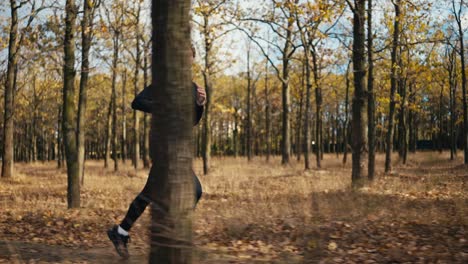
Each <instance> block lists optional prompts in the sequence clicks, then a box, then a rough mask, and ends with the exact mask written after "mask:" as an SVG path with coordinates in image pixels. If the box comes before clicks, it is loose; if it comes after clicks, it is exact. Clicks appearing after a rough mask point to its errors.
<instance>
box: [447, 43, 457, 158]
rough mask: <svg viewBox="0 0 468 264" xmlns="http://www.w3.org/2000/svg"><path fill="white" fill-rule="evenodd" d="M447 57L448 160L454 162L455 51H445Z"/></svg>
mask: <svg viewBox="0 0 468 264" xmlns="http://www.w3.org/2000/svg"><path fill="white" fill-rule="evenodd" d="M447 57H448V62H449V63H448V68H447V71H448V76H449V79H448V81H449V89H450V91H449V92H450V160H454V159H455V156H456V154H457V129H456V125H455V123H456V121H457V110H456V109H457V106H456V105H457V78H456V72H457V61H456V57H455V49H453V50H451V51H449V50H447Z"/></svg>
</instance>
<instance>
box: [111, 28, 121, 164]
mask: <svg viewBox="0 0 468 264" xmlns="http://www.w3.org/2000/svg"><path fill="white" fill-rule="evenodd" d="M119 30H120V29H117V30H116V31H115V32H114V34H115V35H114V38H113V44H114V55H113V60H112V92H111V102H112V141H111V142H112V159H113V160H114V171H118V170H119V160H118V157H117V66H118V63H119V47H120V43H119V42H120V31H119Z"/></svg>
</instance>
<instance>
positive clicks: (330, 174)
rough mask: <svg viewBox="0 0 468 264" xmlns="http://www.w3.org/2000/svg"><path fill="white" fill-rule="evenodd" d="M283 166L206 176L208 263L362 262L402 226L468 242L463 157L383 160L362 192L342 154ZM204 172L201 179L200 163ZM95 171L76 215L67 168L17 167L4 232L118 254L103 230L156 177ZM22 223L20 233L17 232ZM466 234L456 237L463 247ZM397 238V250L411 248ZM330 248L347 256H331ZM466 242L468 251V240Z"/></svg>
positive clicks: (3, 197)
mask: <svg viewBox="0 0 468 264" xmlns="http://www.w3.org/2000/svg"><path fill="white" fill-rule="evenodd" d="M394 160H397V157H396V156H395V158H394ZM279 164H280V159H279V158H278V157H274V158H272V160H271V161H270V162H269V163H267V162H265V160H264V158H261V157H257V158H255V159H254V160H253V161H252V162H250V163H248V162H247V161H246V160H245V159H244V158H230V157H229V158H228V157H226V158H215V159H213V169H212V172H211V173H210V175H208V176H200V180H201V182H202V184H203V188H204V194H203V197H202V200H201V201H200V203H199V205H198V207H197V210H196V212H195V215H194V217H195V221H194V225H195V232H196V245H197V246H198V247H199V248H200V249H201V250H200V252H201V253H200V258H201V259H204V260H203V261H201V262H202V263H217V261H218V260H215V259H216V256H220V255H221V256H225V257H224V258H227V257H226V256H228V255H229V256H232V257H233V258H234V259H235V260H236V261H237V262H241V263H244V262H245V263H250V262H252V261H253V259H256V260H257V261H261V260H264V261H266V262H274V261H277V262H279V263H284V262H285V261H286V259H287V262H289V263H293V262H303V261H311V262H315V261H318V259H320V260H322V261H324V262H327V261H330V262H339V261H338V260H337V259H336V258H337V257H340V256H341V257H340V258H341V259H344V260H347V261H346V262H348V261H351V260H352V261H358V260H359V258H357V257H356V258H353V257H352V256H351V255H353V254H352V253H350V252H348V251H349V250H354V248H352V247H351V246H350V245H348V244H350V243H351V244H352V243H357V242H355V241H360V240H359V239H358V238H357V237H354V236H355V235H356V234H360V233H359V232H361V231H362V230H368V231H366V232H368V233H372V232H380V233H381V232H386V230H390V229H392V228H394V227H398V228H397V229H396V230H397V231H398V232H402V231H401V230H407V229H408V231H407V232H408V236H411V237H416V238H418V236H417V234H419V233H418V232H419V231H418V230H419V228H420V226H421V225H424V226H425V227H427V228H429V230H432V231H433V230H435V229H436V228H439V227H441V228H445V227H447V226H450V227H459V229H461V230H463V231H462V233H461V235H462V236H463V235H466V233H464V232H465V231H464V230H466V227H467V225H468V222H467V221H468V217H467V216H468V214H467V201H468V200H467V198H468V197H467V196H468V194H467V192H466V181H467V179H468V168H467V167H466V166H462V165H459V164H461V157H460V158H458V159H457V160H456V161H453V162H450V161H448V154H447V153H443V154H438V153H418V154H417V155H411V156H410V159H409V162H408V165H405V166H403V165H398V161H396V163H395V171H394V173H392V174H391V175H384V174H383V172H382V170H381V169H380V168H382V167H383V156H378V157H377V167H378V170H377V174H378V175H377V180H376V181H375V182H373V183H370V184H367V185H366V187H364V188H362V189H360V190H351V189H350V188H349V186H350V184H351V182H350V174H351V173H350V172H351V168H350V166H349V165H346V166H343V165H342V163H341V157H340V158H337V157H336V156H335V155H326V156H325V159H324V161H323V168H322V169H321V170H315V169H314V170H311V171H304V170H303V163H302V162H296V161H292V163H291V164H290V165H288V166H281V165H279ZM194 168H195V171H196V173H197V174H198V175H200V174H201V173H200V171H201V161H200V160H196V161H195V163H194ZM86 172H87V174H86V179H85V185H84V187H83V193H82V205H83V208H82V209H81V210H67V209H66V175H65V171H64V170H57V169H56V164H55V163H44V164H42V163H36V164H17V166H16V177H15V178H14V179H13V180H8V181H2V182H0V208H2V213H1V215H0V234H2V236H3V237H4V239H6V240H25V241H32V242H40V243H47V244H57V245H67V246H78V247H82V248H85V247H101V246H102V247H109V243H108V242H107V241H106V240H105V237H104V232H103V231H104V230H105V229H106V228H107V227H108V226H109V225H111V224H112V223H114V222H118V221H120V219H121V218H122V217H123V216H124V214H125V211H126V209H127V207H128V205H129V203H130V202H131V200H132V199H133V198H134V196H135V195H136V194H137V193H138V192H139V190H140V189H141V188H142V187H143V185H144V183H145V180H146V174H147V170H145V169H139V170H138V172H137V173H135V171H134V170H133V169H132V168H131V167H130V164H129V162H128V164H127V165H124V166H121V171H120V172H118V173H114V172H113V171H112V170H111V169H104V168H103V166H102V162H95V161H90V162H87V170H86ZM148 216H149V214H148V213H145V215H144V216H143V217H142V219H141V220H140V221H139V222H138V223H137V225H136V226H135V228H134V229H132V233H133V237H132V239H133V241H134V242H133V243H134V247H133V248H134V249H136V250H137V249H141V250H145V248H146V244H147V243H146V239H147V234H146V233H147V232H146V226H147V224H148V221H149V217H148ZM412 224H417V225H418V228H416V229H415V228H413V227H412ZM12 225H16V226H18V228H19V229H20V230H13V231H15V232H12V231H11V229H12V228H10V227H11V226H12ZM37 226H42V227H43V228H41V229H40V230H39V231H38V232H35V234H34V235H32V236H31V235H30V232H29V233H28V230H30V229H36V230H37ZM54 228H55V229H54ZM60 228H64V229H66V228H71V229H72V230H74V231H73V233H74V235H71V236H68V235H64V234H63V233H61V232H59V231H56V229H60ZM348 229H349V230H350V231H349V230H348ZM459 229H457V230H456V231H454V232H459ZM347 230H348V231H349V232H348V231H347ZM415 230H416V231H415ZM432 231H431V232H432ZM343 232H344V233H343ZM456 234H457V235H454V236H453V239H455V240H456V241H458V240H457V239H459V238H458V236H459V235H460V234H459V233H456ZM400 235H401V234H400ZM360 237H365V235H362V234H361V235H360ZM407 238H408V237H406V238H405V237H404V236H403V237H402V238H401V240H402V241H404V240H405V239H407ZM395 239H397V240H396V241H397V242H395V243H396V244H395V245H396V246H395V247H397V246H398V243H401V241H400V242H398V236H397V237H396V238H395ZM418 239H419V238H418ZM433 239H436V238H435V237H433ZM439 239H440V238H439ZM447 239H449V238H447ZM430 240H431V239H429V242H428V243H429V244H431V243H432V242H431V241H430ZM330 241H335V242H336V243H337V247H338V248H337V249H334V248H333V247H332V248H331V249H330V248H327V246H329V245H330V244H329V243H331V242H330ZM353 241H354V242H353ZM447 241H448V240H447ZM450 241H451V240H450ZM335 242H333V243H335ZM434 242H437V241H434ZM392 243H393V242H392ZM447 243H448V244H450V243H452V242H450V243H449V242H447ZM460 243H461V245H460V246H461V247H462V248H465V249H467V248H468V246H467V244H466V240H460V241H459V244H460ZM423 244H424V243H423ZM424 245H426V244H424ZM424 245H422V246H424ZM450 245H451V244H450ZM348 246H350V248H347V247H348ZM363 248H364V249H366V250H368V249H369V247H363ZM0 249H1V247H0ZM419 249H420V251H421V252H422V253H424V252H423V251H424V250H423V249H421V248H419ZM429 249H430V248H429ZM375 250H376V252H378V253H379V254H378V255H376V254H377V253H375V254H374V253H372V252H373V251H372V252H370V253H369V252H368V253H366V254H370V255H368V256H367V257H366V256H364V257H363V256H360V257H361V258H364V259H371V260H372V259H373V260H375V261H377V262H379V260H380V259H379V258H380V257H382V258H384V259H386V260H389V259H388V258H390V260H391V257H394V256H393V255H394V254H393V255H392V254H391V253H389V252H390V251H382V252H380V251H378V250H379V249H375ZM385 250H386V249H385ZM416 251H417V250H416ZM459 251H460V250H459ZM206 252H208V253H209V254H208V255H206ZM358 253H359V252H358ZM356 254H357V253H356ZM405 254H406V253H405ZM460 254H461V255H456V258H455V259H454V260H455V262H457V261H458V260H465V259H466V258H467V256H468V249H467V250H466V252H465V251H463V250H461V253H460ZM343 255H345V256H348V257H343ZM357 255H358V254H357ZM374 255H375V256H374ZM400 255H401V254H400ZM416 255H417V254H416ZM1 256H2V255H1V254H0V258H1ZM379 256H380V257H379ZM210 259H211V262H210ZM441 259H443V258H442V257H441ZM361 260H362V259H361Z"/></svg>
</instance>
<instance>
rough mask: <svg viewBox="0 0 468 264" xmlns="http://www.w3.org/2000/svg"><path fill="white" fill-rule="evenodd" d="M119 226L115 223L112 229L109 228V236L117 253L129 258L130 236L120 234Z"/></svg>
mask: <svg viewBox="0 0 468 264" xmlns="http://www.w3.org/2000/svg"><path fill="white" fill-rule="evenodd" d="M117 228H118V226H117V225H115V226H113V227H112V228H111V229H109V230H107V236H108V237H109V239H110V241H112V243H113V244H114V247H115V250H116V251H117V253H118V254H119V255H120V256H121V257H123V258H128V257H129V254H128V248H127V243H128V241H129V240H130V237H129V236H124V235H121V234H119V232H117Z"/></svg>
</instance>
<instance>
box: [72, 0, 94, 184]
mask: <svg viewBox="0 0 468 264" xmlns="http://www.w3.org/2000/svg"><path fill="white" fill-rule="evenodd" d="M92 24H93V12H92V7H91V6H90V1H88V0H86V1H83V20H82V21H81V78H80V94H79V99H78V119H77V129H76V131H77V132H76V133H77V137H76V141H77V147H78V175H80V176H81V184H82V185H83V184H84V163H85V137H86V130H85V124H86V104H87V100H88V96H87V90H88V77H89V51H90V49H91V34H92Z"/></svg>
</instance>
